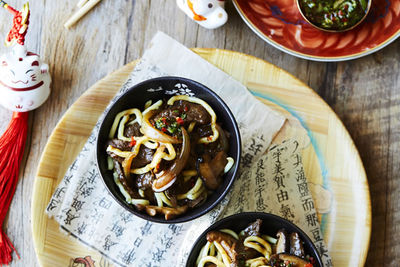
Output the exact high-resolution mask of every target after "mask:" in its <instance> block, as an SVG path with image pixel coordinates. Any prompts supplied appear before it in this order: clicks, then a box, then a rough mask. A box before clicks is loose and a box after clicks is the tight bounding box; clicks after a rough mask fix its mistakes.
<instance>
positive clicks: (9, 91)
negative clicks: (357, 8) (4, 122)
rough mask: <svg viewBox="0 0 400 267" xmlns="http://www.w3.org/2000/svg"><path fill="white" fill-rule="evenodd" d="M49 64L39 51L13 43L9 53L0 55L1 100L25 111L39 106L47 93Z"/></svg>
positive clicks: (7, 104) (17, 109) (48, 93)
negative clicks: (37, 52)
mask: <svg viewBox="0 0 400 267" xmlns="http://www.w3.org/2000/svg"><path fill="white" fill-rule="evenodd" d="M50 82H51V78H50V74H49V66H48V65H47V64H44V63H43V62H42V61H41V60H40V58H39V56H38V55H36V54H34V53H31V52H27V50H26V48H25V46H23V45H20V44H15V45H14V47H13V49H12V50H11V52H10V53H8V54H5V55H3V56H1V57H0V104H1V105H2V106H4V107H5V108H7V109H9V110H12V111H16V112H26V111H31V110H34V109H36V108H38V107H39V106H40V105H42V104H43V103H44V102H45V101H46V99H47V98H48V97H49V95H50Z"/></svg>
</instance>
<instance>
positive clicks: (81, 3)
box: [76, 0, 88, 8]
mask: <svg viewBox="0 0 400 267" xmlns="http://www.w3.org/2000/svg"><path fill="white" fill-rule="evenodd" d="M87 1H88V0H80V1H79V2H78V4H77V5H76V6H77V7H79V8H81V7H83V6H84V5H85V4H86V2H87Z"/></svg>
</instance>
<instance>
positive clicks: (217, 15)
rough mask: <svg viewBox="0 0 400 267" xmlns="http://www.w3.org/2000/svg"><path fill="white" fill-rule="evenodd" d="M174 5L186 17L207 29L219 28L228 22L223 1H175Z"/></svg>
mask: <svg viewBox="0 0 400 267" xmlns="http://www.w3.org/2000/svg"><path fill="white" fill-rule="evenodd" d="M176 3H177V5H178V7H179V8H180V9H181V10H182V11H183V12H185V13H186V15H188V16H189V17H190V18H191V19H192V20H194V21H196V22H197V23H198V24H200V26H203V27H204V28H207V29H215V28H218V27H221V26H222V25H224V24H225V23H226V22H227V20H228V14H227V13H226V11H225V9H224V4H225V1H223V0H176Z"/></svg>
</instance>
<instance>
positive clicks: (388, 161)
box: [0, 0, 400, 266]
mask: <svg viewBox="0 0 400 267" xmlns="http://www.w3.org/2000/svg"><path fill="white" fill-rule="evenodd" d="M8 2H9V4H10V5H12V6H14V7H21V6H22V4H23V2H24V1H22V0H14V1H11V0H9V1H8ZM77 2H78V0H73V1H49V0H47V1H46V0H35V1H31V3H30V7H31V11H32V14H31V20H30V21H31V23H30V27H29V32H28V34H27V42H26V44H27V47H28V49H29V50H30V51H33V52H37V53H39V54H40V55H41V56H42V58H43V59H44V60H45V61H46V62H47V63H48V64H49V65H50V73H51V75H52V79H53V85H52V94H51V95H50V98H49V100H48V101H47V102H46V103H45V104H44V105H43V106H42V107H41V108H39V109H38V110H36V111H34V112H31V116H30V134H29V137H28V143H27V148H26V157H25V159H24V162H23V165H22V168H21V173H20V180H19V184H18V187H17V190H16V193H15V196H14V199H13V202H12V205H11V209H10V212H9V216H8V219H7V223H6V231H7V234H8V235H9V237H10V239H11V240H12V242H13V243H14V245H15V247H16V249H17V250H18V252H19V254H20V255H21V259H20V260H14V261H13V263H12V264H11V266H38V265H39V264H38V262H37V259H36V255H35V251H34V248H33V242H32V235H31V219H30V218H31V204H30V203H31V199H32V184H33V179H34V176H35V172H36V168H37V163H38V160H39V158H40V155H41V153H42V151H43V148H44V146H45V144H46V141H47V138H48V137H49V135H50V134H51V132H52V130H53V128H54V127H55V125H56V123H57V121H58V120H59V119H60V117H61V116H62V115H63V113H64V112H65V111H66V110H67V109H68V107H69V106H71V104H72V103H74V101H75V100H76V99H77V98H78V97H79V96H80V95H81V94H82V93H83V92H84V91H85V90H86V89H87V88H89V87H90V86H91V85H92V84H94V83H95V82H96V81H97V80H99V79H101V78H102V77H104V76H106V75H107V74H108V73H110V72H112V71H114V70H116V69H118V68H120V67H121V66H123V65H124V64H126V63H128V62H130V61H132V60H135V59H137V58H140V56H141V55H142V53H143V51H144V50H145V48H146V46H147V44H148V43H149V41H150V40H151V38H152V36H153V35H154V34H155V33H156V32H157V31H158V30H161V31H164V32H165V33H167V34H169V35H170V36H172V37H174V38H175V39H177V40H178V41H180V42H182V43H183V44H185V45H186V46H188V47H212V48H223V49H229V50H235V51H240V52H243V53H246V54H250V55H253V56H256V57H259V58H262V59H265V60H267V61H269V62H271V63H273V64H275V65H277V66H279V67H281V68H283V69H285V70H287V71H288V72H290V73H292V74H293V75H294V76H296V77H298V78H299V79H301V80H303V81H304V82H305V83H307V84H308V85H309V86H310V87H311V88H313V89H314V90H315V91H316V92H317V93H318V94H319V95H320V96H321V97H322V98H323V99H324V100H325V101H326V102H327V103H328V104H329V105H330V106H331V107H332V108H333V110H334V111H335V112H336V113H337V114H338V116H339V117H340V118H341V119H342V121H343V122H344V124H345V126H346V127H347V129H348V131H349V132H350V135H351V136H352V138H353V139H354V141H355V144H356V145H357V147H358V149H359V151H360V154H361V157H362V160H363V162H364V165H365V169H366V172H367V175H368V182H369V185H370V191H371V199H372V236H371V243H370V249H369V254H368V259H367V263H366V266H399V262H400V241H399V240H400V228H399V227H400V163H399V156H400V41H396V42H394V43H392V44H391V45H389V46H388V47H386V48H384V49H383V50H381V51H379V52H377V53H375V54H373V55H370V56H367V57H363V58H361V59H357V60H353V61H348V62H342V63H317V62H311V61H307V60H303V59H299V58H296V57H293V56H290V55H287V54H285V53H283V52H280V51H278V50H277V49H275V48H273V47H272V46H270V45H268V44H266V43H264V42H263V41H262V40H261V39H260V38H259V37H257V36H256V35H255V34H254V33H253V32H252V31H251V30H250V29H249V28H248V27H247V26H246V25H245V24H244V22H243V21H242V20H241V19H240V17H239V15H238V14H237V12H236V10H235V9H234V7H233V5H232V3H231V2H230V1H228V3H227V12H228V14H229V16H230V17H229V21H228V23H227V24H226V25H225V26H224V27H222V28H220V29H217V30H214V31H212V30H206V29H203V28H200V27H199V26H197V24H195V23H194V22H192V21H190V19H188V18H187V17H186V16H185V15H184V14H183V13H182V12H181V11H180V10H178V8H177V7H176V4H175V1H173V0H153V1H150V0H140V1H139V0H124V1H123V0H104V1H102V2H101V3H100V4H99V5H98V6H96V7H95V9H94V10H93V11H91V12H90V13H89V14H88V15H87V16H86V17H85V18H84V19H83V20H81V21H80V22H79V23H78V24H77V25H76V27H73V28H72V29H71V30H65V29H64V27H63V24H64V22H65V21H66V20H67V19H68V17H69V16H70V15H71V14H72V13H73V11H75V9H76V4H77ZM0 20H1V21H2V23H0V33H1V34H0V39H3V38H5V36H6V34H7V33H8V31H9V29H10V27H11V20H12V18H11V15H9V14H8V13H7V12H6V11H4V10H2V11H1V12H0ZM5 51H6V48H4V47H1V48H0V52H1V53H4V52H5ZM10 118H11V112H9V111H7V110H5V109H3V108H0V131H1V132H3V131H4V129H5V127H6V125H7V124H8V121H9V119H10ZM43 216H45V215H43ZM14 258H16V257H15V256H14Z"/></svg>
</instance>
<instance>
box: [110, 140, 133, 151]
mask: <svg viewBox="0 0 400 267" xmlns="http://www.w3.org/2000/svg"><path fill="white" fill-rule="evenodd" d="M107 145H108V146H112V147H114V148H118V149H119V150H121V151H130V150H131V147H130V145H129V142H125V141H122V140H120V139H117V138H114V139H111V140H109V141H108V143H107Z"/></svg>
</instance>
